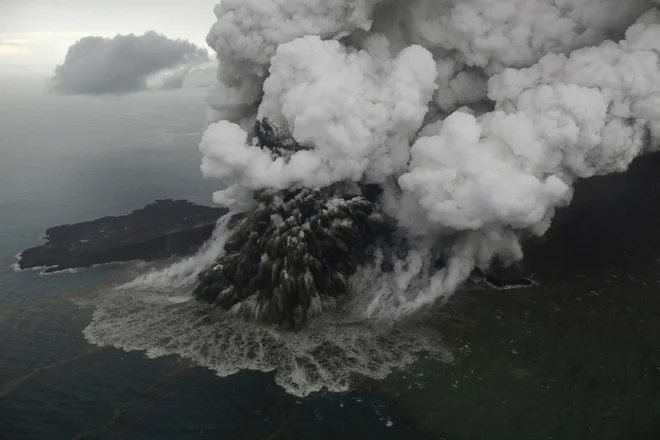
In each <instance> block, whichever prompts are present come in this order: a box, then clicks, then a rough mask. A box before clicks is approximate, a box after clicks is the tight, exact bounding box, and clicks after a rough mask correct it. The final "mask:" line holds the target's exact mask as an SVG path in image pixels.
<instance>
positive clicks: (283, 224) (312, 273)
mask: <svg viewBox="0 0 660 440" xmlns="http://www.w3.org/2000/svg"><path fill="white" fill-rule="evenodd" d="M256 131H257V134H258V137H259V141H260V144H261V146H262V147H263V148H265V149H267V150H269V151H271V152H272V153H273V154H275V155H278V156H279V157H286V156H288V155H291V154H292V153H295V152H296V151H299V150H301V149H303V148H302V147H300V146H299V145H298V144H297V143H296V142H295V141H294V140H293V139H292V138H291V137H290V136H287V135H286V133H284V132H282V130H280V129H278V128H277V127H274V126H273V125H271V124H270V123H269V122H268V120H264V121H263V122H258V123H257V126H256ZM254 198H255V200H256V202H257V207H256V208H255V209H254V210H253V211H251V212H250V213H248V214H247V215H246V217H245V218H244V219H242V220H241V221H240V223H239V224H238V226H236V228H235V230H234V231H233V232H232V236H231V238H230V239H229V240H228V242H227V244H226V245H225V249H224V254H223V255H222V256H220V257H219V258H218V259H217V260H216V261H215V262H214V263H213V264H212V265H211V267H209V268H208V269H206V270H205V271H203V272H202V273H201V274H200V276H199V284H198V286H197V288H196V289H195V291H194V295H195V296H196V297H197V298H198V299H201V300H204V301H207V302H209V303H212V304H213V305H214V306H217V307H221V308H223V309H224V310H228V311H229V310H232V311H233V313H234V314H238V315H241V316H242V317H245V318H248V319H257V320H259V321H262V322H266V323H272V324H277V325H279V326H280V327H283V328H300V326H301V325H303V324H304V323H305V322H306V321H307V320H308V319H309V318H312V317H314V316H317V315H319V314H320V313H321V312H322V311H323V300H322V298H323V297H330V298H338V297H342V296H345V295H347V294H348V279H349V277H350V276H351V275H353V274H354V273H355V271H356V270H357V267H358V265H359V264H361V263H362V262H363V261H364V260H365V258H366V256H367V247H368V245H369V244H371V243H373V240H374V238H375V235H376V233H377V229H379V224H380V223H381V216H380V215H379V214H378V213H377V212H376V210H377V207H376V205H375V203H374V202H373V201H370V200H368V199H367V198H365V197H364V196H363V195H362V191H361V188H360V186H358V185H351V184H345V185H340V184H336V185H333V186H331V187H327V188H322V189H307V188H302V189H288V190H283V191H272V190H261V191H257V192H255V194H254Z"/></svg>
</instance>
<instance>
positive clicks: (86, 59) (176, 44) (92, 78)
mask: <svg viewBox="0 0 660 440" xmlns="http://www.w3.org/2000/svg"><path fill="white" fill-rule="evenodd" d="M208 63H209V57H208V52H207V51H206V49H204V48H200V47H198V46H196V45H195V44H193V43H190V42H189V41H185V40H171V39H169V38H167V37H166V36H164V35H161V34H158V33H156V32H153V31H149V32H146V33H145V34H143V35H134V34H129V35H117V36H115V37H114V38H103V37H85V38H82V39H80V40H78V41H77V42H76V43H75V44H73V45H72V46H71V47H70V48H69V50H68V52H67V55H66V58H65V60H64V63H63V64H61V65H59V66H57V67H56V68H55V74H54V75H53V77H52V78H51V80H50V88H51V89H52V90H54V91H55V92H58V93H61V94H65V95H84V94H89V95H123V94H127V93H135V92H140V91H143V90H147V89H173V88H181V87H182V86H183V84H184V82H185V81H186V80H187V78H188V76H189V74H191V73H193V74H194V75H195V77H197V78H200V75H199V70H200V69H201V68H202V66H205V67H206V68H207V69H209V66H208ZM213 70H215V69H213ZM207 76H208V75H207ZM197 81H199V79H198V80H197Z"/></svg>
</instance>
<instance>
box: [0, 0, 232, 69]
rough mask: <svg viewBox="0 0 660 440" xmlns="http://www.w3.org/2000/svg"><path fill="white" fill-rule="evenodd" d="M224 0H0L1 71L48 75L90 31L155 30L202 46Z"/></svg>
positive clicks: (100, 33) (107, 34) (99, 33)
mask: <svg viewBox="0 0 660 440" xmlns="http://www.w3.org/2000/svg"><path fill="white" fill-rule="evenodd" d="M219 1H220V0H112V1H106V0H0V74H5V75H7V74H10V75H11V74H12V73H18V72H21V73H26V72H29V73H40V74H41V73H44V74H46V73H50V72H52V70H53V68H54V67H55V65H56V64H59V63H61V62H62V61H63V60H64V56H65V55H66V51H67V48H68V47H69V46H70V45H72V44H73V43H75V42H76V41H77V40H79V39H80V38H82V37H85V36H88V35H95V36H104V37H112V36H115V35H116V34H118V33H121V34H126V33H131V32H132V33H138V34H141V33H143V32H145V31H147V30H155V31H157V32H160V33H163V34H165V35H167V36H168V37H170V38H187V39H189V40H191V41H192V42H194V43H197V44H199V45H204V46H205V43H204V39H205V37H206V34H207V32H208V30H209V29H210V27H211V25H212V24H213V23H214V21H215V16H214V15H213V7H214V6H215V4H216V3H219Z"/></svg>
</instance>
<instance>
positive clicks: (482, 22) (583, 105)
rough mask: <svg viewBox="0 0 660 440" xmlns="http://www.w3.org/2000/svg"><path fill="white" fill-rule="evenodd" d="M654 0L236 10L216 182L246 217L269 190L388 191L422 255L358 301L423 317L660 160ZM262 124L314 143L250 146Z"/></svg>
mask: <svg viewBox="0 0 660 440" xmlns="http://www.w3.org/2000/svg"><path fill="white" fill-rule="evenodd" d="M654 4H655V6H657V4H658V1H651V0H630V1H626V2H621V1H617V0H501V1H498V2H493V1H491V0H357V1H355V0H351V1H348V0H330V1H325V0H324V1H321V0H223V2H222V3H221V4H220V5H218V6H217V7H216V10H215V13H216V16H217V18H218V20H217V23H216V24H215V25H214V26H213V28H212V29H211V32H210V33H209V35H208V38H207V42H208V43H209V45H210V46H211V47H212V48H213V49H214V50H215V52H216V53H217V55H218V59H219V71H218V82H217V84H216V85H215V86H214V88H213V90H212V92H211V94H210V96H209V99H208V103H209V106H210V108H211V110H210V112H209V123H210V125H209V127H208V129H207V131H206V133H205V135H204V138H203V140H202V143H201V145H200V148H201V150H202V152H203V153H204V159H203V164H202V171H203V173H204V175H205V176H206V177H209V178H216V179H222V180H224V181H225V182H227V183H228V188H227V189H226V190H224V191H220V192H218V193H216V194H215V196H214V197H215V200H216V201H217V202H218V203H221V204H224V205H226V206H230V207H232V208H238V207H242V208H243V209H248V207H251V206H254V194H255V192H259V191H263V190H276V191H297V190H300V188H310V189H315V188H324V187H330V186H332V185H337V184H345V183H346V182H347V181H348V182H357V183H358V184H360V185H367V184H375V185H378V186H379V187H380V189H381V190H382V193H381V194H380V195H379V199H378V205H379V207H380V209H381V210H382V212H383V213H384V214H385V215H386V216H387V217H388V218H389V219H391V220H393V221H394V222H395V223H396V226H397V229H398V230H397V234H398V235H399V236H401V237H404V238H405V241H406V243H407V246H408V253H407V255H403V256H401V255H398V256H395V257H393V258H394V261H390V262H389V263H390V264H389V265H390V266H391V270H389V271H386V272H383V271H381V269H380V266H379V264H378V261H376V262H375V263H374V266H373V267H371V266H368V267H367V266H365V267H364V268H363V270H362V273H361V276H363V277H367V278H369V279H370V280H371V281H370V282H369V283H366V284H364V283H362V285H363V287H364V289H363V290H362V291H361V292H356V296H357V297H358V299H357V302H358V303H359V304H360V305H363V306H364V307H363V310H364V312H365V313H366V314H367V315H369V316H382V315H386V316H393V315H396V314H401V313H403V312H408V311H414V310H416V309H418V308H419V307H423V306H425V305H428V304H432V303H434V302H436V301H437V300H438V299H441V298H446V297H447V296H448V295H450V294H451V293H453V292H454V291H455V290H456V289H457V288H458V287H459V286H460V284H461V283H462V282H463V281H464V280H465V279H466V278H467V277H468V276H469V275H470V274H471V273H472V271H473V270H474V269H480V270H487V268H488V267H489V266H490V265H491V264H493V262H497V263H498V264H502V265H508V264H511V263H514V262H516V261H519V260H520V259H521V258H522V256H523V255H522V247H521V240H523V239H524V237H526V236H530V235H542V234H544V233H545V231H546V230H547V229H548V227H549V226H550V223H551V220H552V218H553V215H554V213H555V211H556V209H557V208H558V207H563V206H566V205H568V204H569V203H570V201H571V197H572V187H573V184H574V182H575V181H576V180H577V179H578V178H588V177H591V176H594V175H598V174H607V173H612V172H620V171H624V170H626V168H627V167H628V165H629V164H630V162H631V161H632V160H633V159H634V158H635V157H636V156H638V155H639V154H642V153H643V152H645V151H650V150H652V149H655V148H657V146H658V142H659V140H660V69H659V68H658V66H659V65H660V12H659V10H658V9H657V8H656V7H655V6H654ZM264 120H268V121H270V122H271V123H272V124H273V125H274V126H277V127H281V128H282V129H283V130H285V131H286V132H288V133H289V134H290V136H292V138H293V140H294V141H295V143H296V144H297V145H299V146H300V148H296V149H295V150H292V151H290V154H287V155H286V156H282V155H280V154H275V153H274V151H272V149H269V148H266V147H265V146H264V144H263V142H259V140H258V139H257V138H254V139H253V136H254V135H255V131H254V127H255V122H256V121H264ZM379 252H380V254H379V253H378V252H376V256H378V255H381V256H382V250H381V251H379ZM391 258H392V257H390V258H389V259H390V260H391ZM438 259H440V260H442V262H443V264H437V260H438ZM376 260H378V258H376ZM358 275H360V274H358ZM356 285H360V283H359V282H358V283H357V284H356Z"/></svg>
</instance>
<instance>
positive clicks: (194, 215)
mask: <svg viewBox="0 0 660 440" xmlns="http://www.w3.org/2000/svg"><path fill="white" fill-rule="evenodd" d="M226 213H227V210H226V209H223V208H211V207H208V206H201V205H196V204H194V203H191V202H188V201H185V200H169V199H167V200H157V201H156V202H154V203H152V204H149V205H147V206H145V207H144V208H141V209H137V210H135V211H133V212H132V213H130V214H128V215H124V216H120V217H114V216H113V217H103V218H100V219H97V220H93V221H87V222H82V223H76V224H73V225H63V226H55V227H53V228H50V229H47V230H46V234H45V240H46V243H45V244H43V245H41V246H37V247H33V248H31V249H28V250H26V251H24V252H23V253H22V254H21V256H20V260H19V262H18V265H19V267H20V268H21V269H29V268H35V267H44V266H45V267H47V269H46V272H56V271H60V270H64V269H70V268H78V267H88V266H92V265H94V264H103V263H112V262H118V261H130V260H144V261H152V260H158V259H164V258H168V257H171V256H173V255H187V254H190V253H192V252H194V251H195V250H197V249H198V248H199V247H200V246H201V245H202V244H203V243H204V242H205V241H206V240H207V239H208V238H209V237H210V236H211V234H212V232H213V229H214V228H215V224H216V221H217V220H218V218H220V217H221V216H222V215H224V214H226Z"/></svg>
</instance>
